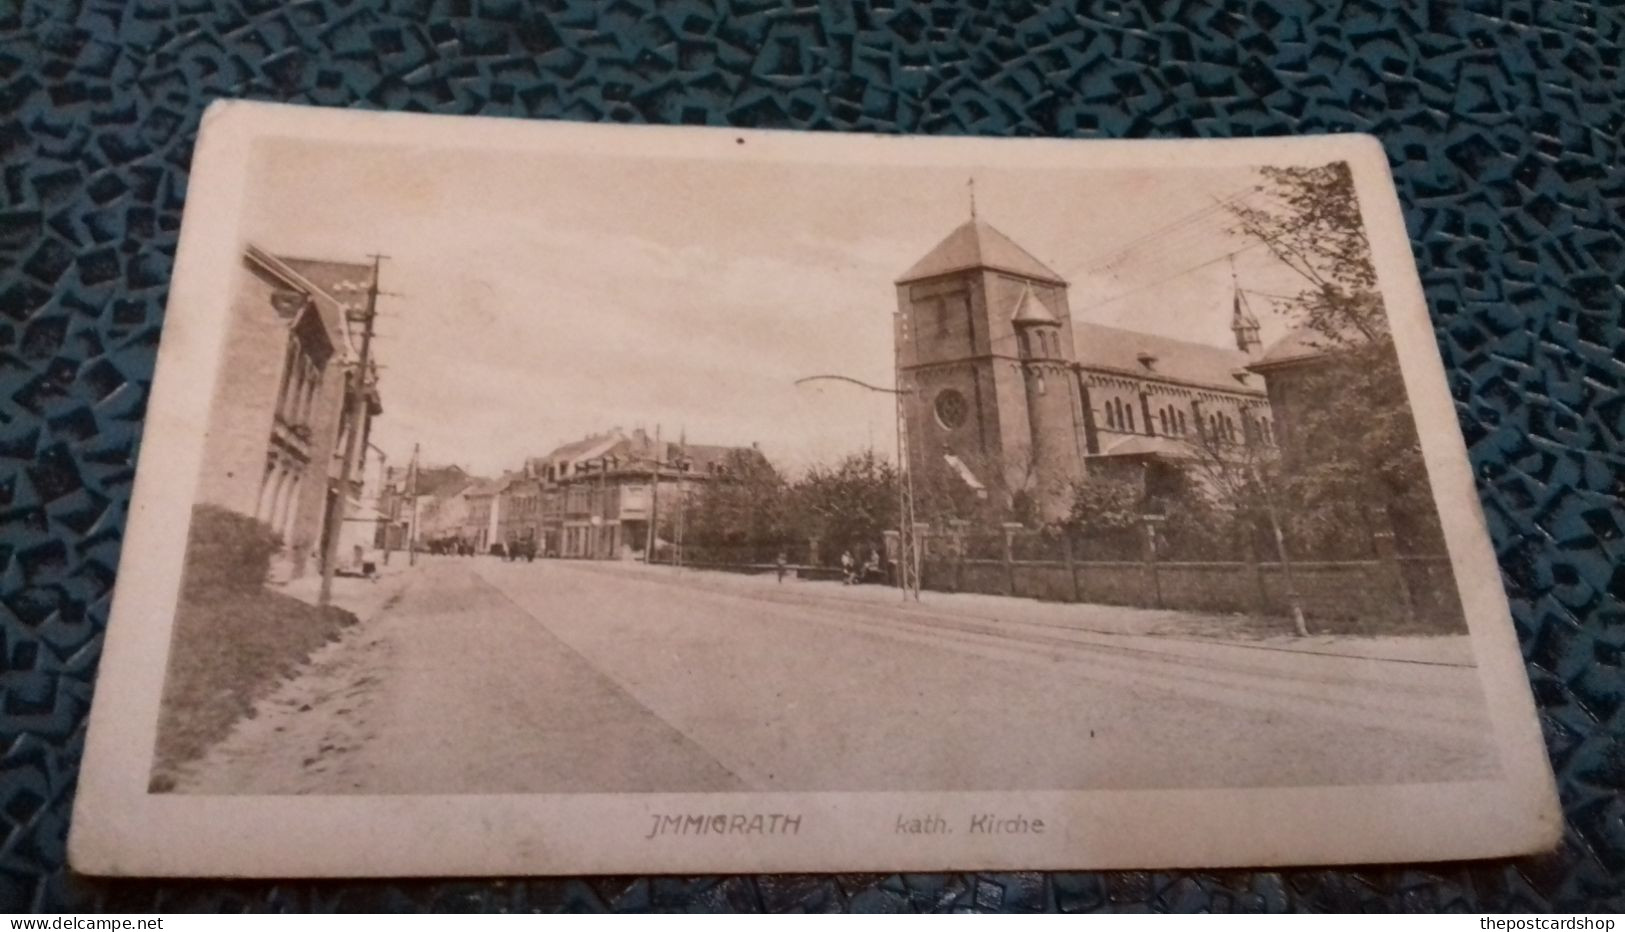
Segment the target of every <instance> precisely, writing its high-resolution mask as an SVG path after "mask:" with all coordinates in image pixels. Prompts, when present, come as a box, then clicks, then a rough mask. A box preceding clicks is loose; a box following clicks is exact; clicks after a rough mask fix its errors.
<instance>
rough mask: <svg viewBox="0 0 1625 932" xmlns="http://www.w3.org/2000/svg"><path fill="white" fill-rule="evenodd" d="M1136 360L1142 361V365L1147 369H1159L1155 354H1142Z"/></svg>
mask: <svg viewBox="0 0 1625 932" xmlns="http://www.w3.org/2000/svg"><path fill="white" fill-rule="evenodd" d="M1134 358H1136V359H1138V360H1139V361H1140V365H1142V366H1144V367H1146V368H1147V369H1155V368H1156V367H1157V356H1156V354H1155V353H1140V354H1139V355H1138V356H1136V357H1134Z"/></svg>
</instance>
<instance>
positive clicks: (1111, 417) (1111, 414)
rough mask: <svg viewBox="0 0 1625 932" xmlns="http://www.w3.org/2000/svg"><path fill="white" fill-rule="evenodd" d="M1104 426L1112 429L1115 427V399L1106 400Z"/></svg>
mask: <svg viewBox="0 0 1625 932" xmlns="http://www.w3.org/2000/svg"><path fill="white" fill-rule="evenodd" d="M1106 426H1107V427H1109V428H1111V429H1112V430H1116V429H1117V408H1116V402H1115V401H1107V402H1106Z"/></svg>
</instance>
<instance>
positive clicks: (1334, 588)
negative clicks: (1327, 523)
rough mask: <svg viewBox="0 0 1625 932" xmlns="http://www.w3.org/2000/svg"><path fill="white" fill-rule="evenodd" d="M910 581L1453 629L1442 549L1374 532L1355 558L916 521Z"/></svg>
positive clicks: (1457, 624) (1338, 624)
mask: <svg viewBox="0 0 1625 932" xmlns="http://www.w3.org/2000/svg"><path fill="white" fill-rule="evenodd" d="M918 533H919V542H920V552H921V554H922V558H921V565H920V579H921V586H922V587H923V588H926V589H934V590H939V591H943V592H977V593H986V594H994V595H1010V596H1018V597H1023V598H1034V599H1042V600H1047V601H1056V602H1089V603H1095V604H1101V605H1123V606H1133V607H1138V608H1165V609H1178V610H1184V611H1198V612H1215V613H1228V612H1242V613H1247V614H1253V615H1288V614H1290V613H1291V609H1292V604H1293V602H1294V601H1296V602H1297V603H1298V605H1299V606H1300V607H1301V608H1302V609H1303V612H1304V614H1305V615H1306V616H1307V617H1309V618H1310V619H1314V620H1319V621H1320V622H1322V623H1323V630H1324V628H1332V629H1336V630H1361V631H1397V630H1404V631H1416V630H1427V631H1437V632H1441V633H1442V632H1449V631H1465V630H1466V621H1465V618H1464V617H1463V615H1462V611H1461V602H1460V599H1459V597H1458V595H1457V591H1456V583H1455V576H1454V574H1453V573H1452V571H1451V568H1450V561H1449V558H1448V557H1445V556H1442V555H1440V556H1434V555H1420V556H1419V555H1400V554H1398V553H1396V552H1395V551H1394V549H1393V539H1392V535H1384V534H1378V535H1375V539H1374V540H1373V542H1372V551H1373V556H1372V557H1371V558H1370V559H1357V560H1335V561H1332V560H1317V561H1291V560H1288V561H1287V562H1286V563H1284V564H1283V563H1281V562H1279V561H1265V560H1262V559H1259V558H1258V557H1257V555H1256V551H1254V550H1253V549H1252V548H1251V547H1248V546H1240V547H1238V550H1241V551H1242V553H1240V554H1238V556H1240V557H1241V558H1240V559H1231V560H1188V559H1187V560H1179V559H1169V558H1168V556H1167V555H1166V554H1164V553H1161V552H1160V551H1159V546H1158V537H1157V535H1155V533H1154V532H1151V533H1147V532H1141V533H1140V534H1139V535H1138V537H1139V540H1138V541H1134V540H1132V539H1131V538H1129V537H1127V536H1125V535H1114V536H1112V537H1109V538H1101V537H1097V538H1094V539H1082V540H1080V539H1075V538H1072V537H1069V536H1067V535H1062V534H1047V533H1043V532H1033V531H1028V530H1025V529H1019V528H1018V527H1016V526H1011V527H1008V528H1006V529H1005V531H1004V533H1003V534H1000V535H986V534H981V535H978V534H968V533H963V532H959V533H948V534H941V533H936V534H933V533H927V532H925V531H924V529H923V528H922V529H920V531H919V532H918Z"/></svg>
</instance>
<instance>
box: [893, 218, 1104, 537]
mask: <svg viewBox="0 0 1625 932" xmlns="http://www.w3.org/2000/svg"><path fill="white" fill-rule="evenodd" d="M1066 287H1067V286H1066V282H1065V281H1064V280H1063V279H1062V278H1061V277H1060V276H1059V275H1057V274H1056V273H1055V272H1054V271H1052V270H1051V269H1049V268H1048V267H1046V266H1045V265H1044V264H1043V263H1042V262H1039V261H1038V260H1037V259H1035V258H1034V257H1033V256H1032V255H1031V254H1030V253H1028V252H1027V251H1026V250H1024V249H1022V248H1021V247H1020V246H1017V245H1016V244H1015V243H1014V242H1013V241H1011V240H1010V238H1009V237H1007V236H1005V235H1004V234H1003V233H1001V232H999V231H998V230H996V229H994V228H993V226H991V225H990V224H988V223H985V222H983V221H980V220H977V219H975V218H974V217H973V218H972V219H971V220H970V221H969V222H967V223H965V224H964V225H962V226H960V227H959V228H958V229H956V230H954V231H953V232H952V233H950V234H948V236H947V238H945V239H943V240H942V242H940V243H938V244H937V245H936V247H935V248H933V249H932V250H931V251H930V252H929V253H927V254H926V255H925V257H924V258H922V259H920V261H918V262H916V263H915V264H914V266H913V267H912V268H910V269H909V270H908V271H907V272H904V273H903V275H902V276H901V277H899V278H898V279H897V315H896V340H897V367H898V373H897V375H898V382H899V384H900V386H901V387H902V388H903V389H905V390H909V391H911V392H912V394H911V395H909V396H908V398H907V400H906V401H905V406H906V409H907V414H906V417H907V421H908V432H909V434H908V436H909V457H910V464H909V465H910V467H911V468H912V469H914V470H916V471H917V474H920V471H923V470H925V469H927V468H929V467H933V466H937V465H939V464H940V463H941V462H943V461H944V459H945V458H951V461H954V462H956V463H957V464H959V465H956V466H955V467H954V468H955V469H956V470H958V471H959V472H960V475H962V476H963V475H964V472H965V471H968V472H969V473H970V474H972V475H973V476H974V477H975V479H976V481H978V482H979V483H980V484H981V485H983V486H985V487H986V489H987V491H988V493H989V494H990V495H991V496H993V497H995V499H996V501H997V503H998V504H1000V505H1002V506H1005V507H1011V506H1013V505H1016V504H1018V503H1019V502H1020V501H1022V500H1025V501H1027V502H1030V503H1031V504H1032V505H1033V506H1035V507H1036V510H1037V512H1038V514H1039V515H1040V516H1041V517H1044V518H1061V517H1064V516H1065V514H1066V511H1067V510H1068V509H1069V508H1070V504H1071V488H1070V487H1071V484H1072V482H1073V480H1075V479H1077V478H1080V477H1081V476H1082V475H1083V470H1084V466H1083V457H1084V453H1085V447H1084V431H1083V427H1082V424H1083V407H1082V400H1081V397H1080V389H1079V387H1078V384H1077V379H1076V378H1075V376H1074V374H1073V371H1072V364H1073V360H1074V358H1075V350H1074V348H1073V344H1072V315H1071V312H1070V310H1069V309H1068V306H1067V292H1066ZM961 465H962V466H963V470H960V469H959V466H961ZM967 481H968V480H967Z"/></svg>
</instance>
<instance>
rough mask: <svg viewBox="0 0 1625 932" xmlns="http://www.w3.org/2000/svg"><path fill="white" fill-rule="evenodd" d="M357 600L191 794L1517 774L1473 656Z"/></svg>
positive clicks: (1077, 621)
mask: <svg viewBox="0 0 1625 932" xmlns="http://www.w3.org/2000/svg"><path fill="white" fill-rule="evenodd" d="M356 585H358V586H374V587H389V588H388V589H387V591H386V590H385V589H382V588H380V589H375V590H372V591H371V592H369V593H368V594H367V597H368V598H370V599H371V600H372V606H371V608H370V609H369V610H367V611H362V610H360V609H358V610H357V611H358V614H362V615H363V621H362V623H360V624H358V625H356V626H355V627H354V628H352V629H351V630H350V632H349V633H348V634H347V635H346V636H345V637H344V638H343V639H341V640H340V641H338V642H335V643H333V644H330V645H329V646H327V647H325V648H323V649H322V650H320V651H318V652H317V654H316V655H314V656H313V657H312V658H311V661H310V663H308V664H307V665H306V666H305V668H304V669H303V670H302V671H301V672H300V673H299V674H297V675H296V676H294V677H293V678H291V679H289V680H288V681H286V682H284V683H283V684H282V685H281V686H280V687H279V688H278V690H277V691H276V692H275V693H274V694H272V695H271V696H269V697H267V698H266V699H265V700H263V701H262V702H261V703H260V704H259V706H258V707H257V708H256V709H255V713H254V714H253V715H252V716H250V717H248V718H245V719H244V720H242V721H241V722H239V723H238V725H237V727H236V729H235V730H234V731H233V732H232V733H231V734H230V735H229V736H228V737H227V738H226V739H224V740H223V741H221V742H220V743H219V744H218V745H216V746H215V747H214V748H213V749H212V750H211V751H210V752H209V753H208V754H206V755H205V756H204V757H203V758H201V759H199V760H197V761H195V762H193V763H192V764H191V765H190V766H188V767H187V768H185V770H184V772H183V775H182V777H181V779H180V781H179V786H178V790H179V791H180V792H191V793H256V794H287V793H535V792H627V791H633V792H636V791H671V792H710V791H729V790H756V791H772V790H798V791H841V790H870V791H883V790H980V789H1105V788H1143V789H1152V788H1199V787H1220V786H1225V787H1250V786H1310V785H1350V784H1376V783H1386V782H1402V781H1403V782H1421V781H1435V780H1437V781H1445V780H1463V779H1471V778H1474V777H1481V776H1487V775H1490V774H1492V773H1494V771H1495V767H1496V765H1495V763H1494V757H1493V751H1492V749H1491V747H1492V745H1491V742H1490V740H1489V735H1488V725H1487V724H1486V719H1485V717H1484V713H1483V711H1482V704H1481V699H1480V697H1479V687H1478V680H1477V675H1476V670H1475V669H1474V668H1473V667H1472V666H1471V655H1470V650H1469V647H1468V643H1467V638H1466V637H1464V636H1460V637H1453V638H1451V637H1443V638H1412V639H1404V640H1400V639H1388V642H1384V641H1380V640H1373V641H1371V642H1370V643H1362V642H1360V641H1359V639H1348V641H1347V643H1344V642H1339V641H1336V640H1334V639H1325V638H1322V639H1318V640H1314V641H1312V642H1306V643H1303V644H1281V643H1277V642H1273V641H1255V642H1243V641H1224V640H1218V639H1215V638H1212V637H1189V636H1170V635H1167V634H1155V633H1143V631H1142V630H1141V629H1137V628H1136V627H1135V619H1136V618H1137V617H1141V616H1143V617H1144V618H1147V619H1150V620H1153V621H1154V620H1156V619H1155V618H1152V617H1151V616H1153V615H1154V614H1161V615H1167V614H1169V613H1149V612H1143V611H1140V610H1134V609H1122V608H1109V607H1105V606H1090V605H1054V604H1042V603H1035V602H1029V601H1026V600H1017V599H1004V598H1002V597H988V596H953V595H946V594H942V593H930V592H928V593H925V594H924V600H923V601H922V602H920V603H913V604H905V603H903V602H902V601H901V600H900V599H899V597H898V593H897V592H896V591H895V590H888V589H882V588H879V587H843V586H840V585H839V584H838V583H822V582H819V583H815V582H806V581H796V580H790V581H787V582H785V583H783V584H780V583H777V582H775V581H774V579H773V578H772V577H771V576H765V577H746V576H730V575H726V574H719V573H710V572H704V571H695V570H684V571H677V570H673V569H671V568H669V567H648V566H643V565H641V564H626V563H613V562H587V561H558V560H542V561H537V562H534V563H524V562H516V563H504V562H501V561H500V560H496V559H492V558H462V559H460V558H455V557H433V558H423V559H421V561H420V564H419V565H418V566H417V567H415V568H413V569H410V570H406V569H400V568H397V571H396V573H395V574H394V575H391V576H387V577H386V578H385V579H384V580H383V581H381V582H378V583H363V582H357V583H356ZM1136 612H1138V616H1137V615H1136ZM1142 628H1145V626H1142ZM1145 630H1149V628H1146V629H1145Z"/></svg>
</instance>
